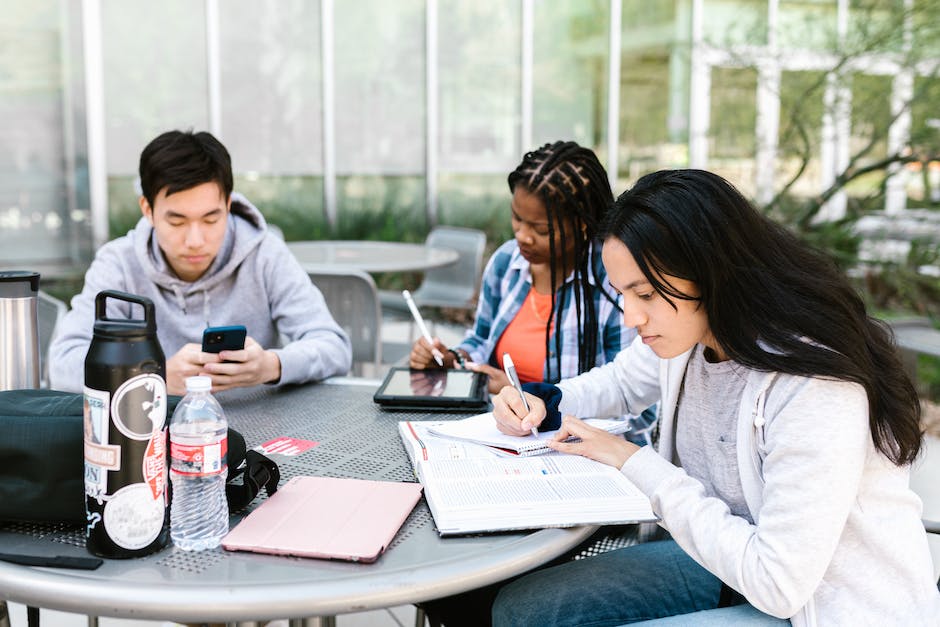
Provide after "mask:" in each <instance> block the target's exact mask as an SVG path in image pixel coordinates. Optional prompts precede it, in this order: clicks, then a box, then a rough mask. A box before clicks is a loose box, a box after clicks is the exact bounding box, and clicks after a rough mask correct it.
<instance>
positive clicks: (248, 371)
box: [49, 131, 352, 394]
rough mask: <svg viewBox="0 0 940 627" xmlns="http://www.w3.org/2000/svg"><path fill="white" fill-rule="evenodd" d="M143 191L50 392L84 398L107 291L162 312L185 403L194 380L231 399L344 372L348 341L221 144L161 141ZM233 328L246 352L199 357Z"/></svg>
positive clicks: (75, 306)
mask: <svg viewBox="0 0 940 627" xmlns="http://www.w3.org/2000/svg"><path fill="white" fill-rule="evenodd" d="M140 183H141V189H142V195H141V197H140V209H141V212H142V213H143V217H142V218H141V219H140V221H139V222H138V223H137V226H135V227H134V229H132V230H131V231H129V232H128V233H127V235H125V236H123V237H119V238H117V239H115V240H113V241H111V242H108V243H107V244H105V245H104V246H102V247H101V248H100V249H99V250H98V253H97V254H96V255H95V259H94V261H93V262H92V264H91V266H90V267H89V269H88V272H87V273H86V274H85V285H84V288H83V289H82V292H81V293H80V294H78V295H77V296H75V297H74V298H73V299H72V308H71V310H70V311H69V312H68V314H66V316H65V318H64V319H63V320H62V321H61V323H60V326H59V329H58V331H57V333H56V337H55V338H54V340H53V343H52V345H51V347H50V349H49V363H50V369H49V373H50V382H51V387H52V388H54V389H58V390H68V391H75V392H80V391H81V390H82V386H83V384H84V360H85V355H86V353H87V352H88V345H89V343H90V341H91V337H92V331H93V327H94V319H95V296H96V295H97V294H98V292H100V291H101V290H105V289H115V290H121V291H124V292H130V293H132V294H137V295H139V296H145V297H147V298H149V299H150V300H152V301H153V302H154V304H155V305H156V317H157V336H158V338H159V340H160V344H161V346H162V347H163V351H164V353H165V354H166V356H167V363H166V375H167V391H168V392H169V393H170V394H183V393H184V392H185V384H184V380H185V378H186V377H189V376H193V375H197V374H206V375H209V376H210V377H212V387H213V390H224V389H228V388H233V387H242V386H251V385H257V384H259V383H303V382H306V381H313V380H319V379H324V378H326V377H330V376H333V375H341V374H345V373H346V372H348V370H349V367H350V364H351V362H352V352H351V349H350V343H349V338H348V337H347V336H346V334H345V333H344V332H343V330H342V329H341V328H340V327H339V325H337V324H336V321H335V320H333V317H332V316H331V315H330V312H329V310H328V309H327V307H326V303H325V302H324V300H323V296H322V294H321V293H320V291H319V290H317V288H316V287H315V286H314V285H313V284H312V283H311V282H310V279H309V277H308V276H307V274H306V273H305V272H304V271H303V269H302V268H301V267H300V265H299V264H298V263H297V261H296V260H295V259H294V257H293V256H292V255H291V253H290V251H289V250H288V249H287V247H286V246H285V245H284V242H283V241H281V239H280V238H278V237H277V236H275V235H274V234H272V233H271V232H269V231H268V230H267V225H266V223H265V221H264V217H262V215H261V213H260V212H259V211H258V209H256V208H255V207H254V206H253V205H252V204H251V203H249V202H248V200H247V199H246V198H245V197H244V196H242V195H240V194H238V193H233V192H232V187H233V180H232V167H231V159H230V157H229V154H228V151H227V150H226V149H225V147H224V146H223V145H222V144H221V143H220V142H219V141H218V140H217V139H216V138H215V137H213V136H212V135H211V134H209V133H205V132H200V133H192V132H181V131H169V132H166V133H163V134H162V135H160V136H159V137H157V138H156V139H154V140H153V141H152V142H150V144H148V145H147V147H146V148H144V150H143V152H142V153H141V155H140ZM131 314H132V311H131V305H130V304H129V303H123V302H121V301H114V300H109V301H108V312H107V315H108V317H109V318H129V317H131ZM137 315H138V316H139V312H138V313H137ZM234 324H241V325H244V326H245V327H247V329H248V338H247V340H246V341H245V347H244V349H243V350H237V351H222V352H221V353H204V352H202V347H201V338H202V332H203V329H205V328H206V327H208V326H223V325H234ZM280 338H284V339H285V340H286V341H285V345H284V346H283V347H279V340H280Z"/></svg>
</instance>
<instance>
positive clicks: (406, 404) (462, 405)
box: [372, 367, 490, 411]
mask: <svg viewBox="0 0 940 627" xmlns="http://www.w3.org/2000/svg"><path fill="white" fill-rule="evenodd" d="M487 379H488V377H487V376H486V375H485V374H483V373H482V372H473V371H471V370H412V369H410V368H397V367H396V368H391V369H390V370H389V371H388V375H386V377H385V381H383V382H382V385H380V386H379V389H378V391H377V392H376V393H375V396H373V397H372V398H373V400H374V401H375V402H376V403H378V404H379V405H381V406H382V407H383V408H384V409H417V410H434V409H439V410H442V411H486V410H487V409H489V404H490V402H489V394H488V393H487Z"/></svg>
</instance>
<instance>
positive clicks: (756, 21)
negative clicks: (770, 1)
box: [702, 0, 767, 46]
mask: <svg viewBox="0 0 940 627" xmlns="http://www.w3.org/2000/svg"><path fill="white" fill-rule="evenodd" d="M702 35H703V37H704V38H705V41H706V42H708V43H710V44H713V45H716V46H731V45H735V44H754V45H763V44H766V43H767V0H703V1H702Z"/></svg>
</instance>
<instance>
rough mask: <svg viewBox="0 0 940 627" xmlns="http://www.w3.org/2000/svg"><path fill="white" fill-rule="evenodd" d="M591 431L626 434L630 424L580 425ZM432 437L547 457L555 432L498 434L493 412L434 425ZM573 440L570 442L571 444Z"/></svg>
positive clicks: (599, 421) (598, 422) (597, 420)
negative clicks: (520, 434)
mask: <svg viewBox="0 0 940 627" xmlns="http://www.w3.org/2000/svg"><path fill="white" fill-rule="evenodd" d="M584 422H585V423H587V424H589V425H591V426H592V427H597V428H598V429H604V430H605V431H607V432H609V433H617V434H620V433H626V432H627V431H629V430H630V422H629V421H627V420H620V419H617V418H609V419H607V418H588V419H586V420H585V421H584ZM428 430H429V431H430V432H431V433H432V434H433V435H436V436H438V437H444V438H451V439H454V440H461V441H464V442H474V443H476V444H483V445H485V446H489V447H492V448H493V449H495V450H496V451H497V452H498V453H501V454H503V455H508V456H513V457H515V456H519V457H528V456H530V455H542V454H544V453H550V452H551V451H552V449H550V448H549V447H548V444H547V442H548V441H549V440H551V439H552V438H554V437H555V434H556V433H558V431H557V430H556V431H545V432H541V433H539V435H538V437H537V438H536V437H535V436H531V435H526V436H521V437H520V436H515V435H506V434H505V433H501V432H500V430H499V429H497V428H496V419H495V418H493V412H487V413H485V414H477V415H476V416H470V417H469V418H464V419H463V420H454V421H450V422H443V423H435V424H434V426H432V427H430V428H429V429H428ZM574 439H576V438H570V439H569V441H572V440H574Z"/></svg>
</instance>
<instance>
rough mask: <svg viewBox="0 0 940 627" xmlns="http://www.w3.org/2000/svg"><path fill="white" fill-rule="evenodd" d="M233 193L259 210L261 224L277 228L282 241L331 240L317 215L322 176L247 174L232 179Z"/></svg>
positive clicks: (327, 226) (325, 224)
mask: <svg viewBox="0 0 940 627" xmlns="http://www.w3.org/2000/svg"><path fill="white" fill-rule="evenodd" d="M235 189H237V190H238V191H239V192H241V193H243V194H245V196H247V197H248V198H249V199H250V200H251V202H252V203H254V205H255V206H256V207H258V208H259V209H260V210H261V212H262V213H263V214H264V218H265V220H267V221H268V222H270V223H272V224H276V225H277V226H278V227H280V229H281V231H283V233H284V239H285V240H287V241H291V240H309V239H328V238H329V237H331V233H330V228H329V225H328V224H327V222H326V216H325V215H324V214H323V211H321V207H322V206H323V177H322V176H310V175H293V176H272V175H265V176H259V175H257V174H256V173H254V172H249V173H246V174H236V175H235Z"/></svg>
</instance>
